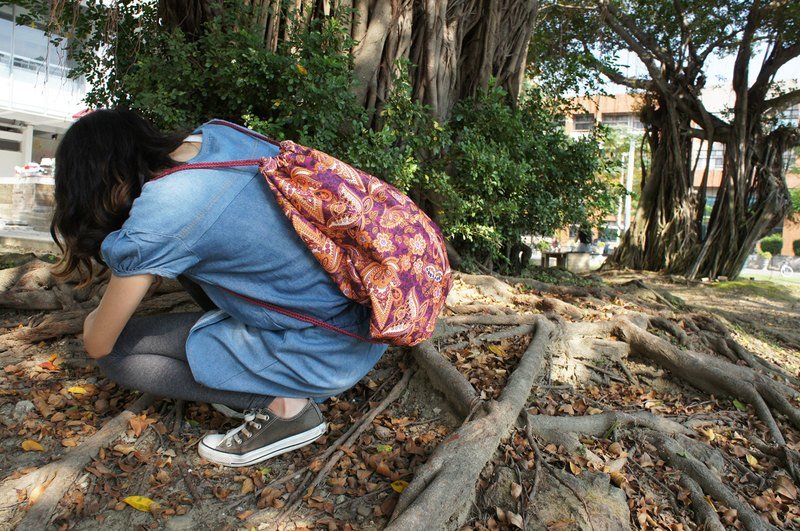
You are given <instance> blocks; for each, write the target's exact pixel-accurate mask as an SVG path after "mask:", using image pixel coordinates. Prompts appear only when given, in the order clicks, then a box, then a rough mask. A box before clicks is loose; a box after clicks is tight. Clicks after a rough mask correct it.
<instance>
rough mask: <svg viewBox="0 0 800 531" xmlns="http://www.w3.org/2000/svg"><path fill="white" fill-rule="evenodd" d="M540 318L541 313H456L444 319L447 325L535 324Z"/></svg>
mask: <svg viewBox="0 0 800 531" xmlns="http://www.w3.org/2000/svg"><path fill="white" fill-rule="evenodd" d="M541 318H542V316H541V314H521V313H518V314H513V315H456V316H453V317H446V318H445V319H444V321H445V322H446V323H447V325H449V326H455V325H486V326H513V325H523V324H536V323H538V322H539V320H540V319H541Z"/></svg>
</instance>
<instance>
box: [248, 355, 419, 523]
mask: <svg viewBox="0 0 800 531" xmlns="http://www.w3.org/2000/svg"><path fill="white" fill-rule="evenodd" d="M413 372H414V371H413V370H411V369H408V370H406V372H405V373H404V374H403V377H402V378H401V379H400V381H399V382H397V384H395V386H394V387H393V388H392V390H391V391H389V394H388V395H386V398H384V399H383V400H382V401H381V403H380V404H378V405H377V406H375V407H374V408H373V409H372V411H370V412H369V413H368V414H367V415H364V416H363V417H362V418H361V419H360V420H359V422H358V424H357V428H356V429H355V430H353V432H352V434H351V435H350V437H348V438H347V440H345V441H344V443H343V444H342V446H351V445H352V444H354V443H355V442H356V440H357V439H358V438H359V437H360V436H361V434H362V433H364V431H365V430H366V429H367V428H369V427H370V426H372V421H373V420H375V417H377V416H378V415H380V414H381V413H382V412H383V410H385V409H386V408H387V407H389V405H390V404H391V403H392V402H394V401H395V400H397V399H398V398H399V397H400V394H401V393H402V392H403V391H404V390H405V388H406V387H408V382H409V381H410V380H411V376H412V374H413ZM342 456H344V452H343V451H342V450H338V451H337V452H336V453H335V454H334V455H333V457H331V458H330V459H329V460H328V462H327V463H325V466H324V467H323V468H322V470H320V471H319V472H318V473H317V475H316V476H314V479H313V480H312V481H311V483H310V484H308V483H307V482H303V484H301V485H300V486H298V487H297V489H296V490H295V491H294V493H293V494H292V496H291V497H290V498H289V500H288V501H287V504H286V508H285V509H284V510H283V511H281V513H280V514H279V515H278V517H277V518H276V519H275V521H274V522H273V523H274V524H275V525H276V526H278V525H279V524H280V523H281V522H282V521H283V520H285V519H286V518H288V517H289V516H290V515H291V514H292V513H293V512H294V511H295V509H297V507H298V506H299V505H300V503H301V502H302V501H303V498H304V497H305V496H306V495H310V494H311V493H312V492H313V491H314V489H315V488H316V487H317V485H319V484H320V482H321V481H322V480H323V479H325V477H326V476H327V475H328V474H329V473H330V471H331V470H333V467H334V466H336V463H338V462H339V459H341V458H342ZM268 517H269V511H266V510H264V511H259V512H257V513H254V514H252V515H251V516H250V518H248V519H247V521H248V523H250V524H260V523H262V521H264V520H265V518H268Z"/></svg>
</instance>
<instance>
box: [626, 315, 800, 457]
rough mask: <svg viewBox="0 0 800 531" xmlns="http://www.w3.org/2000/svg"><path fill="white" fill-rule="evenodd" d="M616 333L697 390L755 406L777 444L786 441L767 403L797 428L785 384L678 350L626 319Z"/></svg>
mask: <svg viewBox="0 0 800 531" xmlns="http://www.w3.org/2000/svg"><path fill="white" fill-rule="evenodd" d="M615 333H616V335H617V336H618V337H620V338H621V339H622V340H624V341H625V342H627V343H628V344H629V345H630V347H631V351H632V352H634V353H636V354H639V355H641V356H643V357H645V358H648V359H650V360H651V361H654V362H655V363H657V364H658V365H660V366H661V367H664V368H665V369H667V370H669V371H670V372H672V373H673V374H675V375H676V376H678V377H679V378H682V379H683V380H685V381H687V382H688V383H690V384H692V385H693V386H695V387H697V388H698V389H701V390H703V391H706V392H708V393H711V394H716V395H719V394H725V395H728V396H731V397H735V398H741V399H742V400H744V401H746V402H749V403H750V404H751V405H752V406H753V407H754V408H755V411H756V415H757V416H758V418H759V419H761V421H762V422H764V424H766V425H767V429H768V430H769V432H770V435H771V437H772V438H773V440H774V441H775V442H776V443H777V444H779V445H781V446H783V445H785V444H786V442H785V439H784V437H783V434H782V433H781V430H780V428H779V427H778V423H777V422H776V421H775V418H774V416H773V415H772V412H771V411H770V407H769V405H772V407H774V408H775V409H776V410H778V411H780V412H781V413H783V414H785V415H787V417H788V418H789V420H790V421H791V422H792V424H794V425H795V426H796V427H800V412H798V411H797V410H796V409H795V408H794V407H793V406H792V405H791V403H789V401H788V400H787V399H786V397H785V395H784V389H785V387H783V386H781V384H779V383H778V382H774V381H773V380H770V379H767V378H765V377H764V376H762V375H760V374H758V373H757V372H755V371H753V370H752V369H750V368H747V367H741V366H738V365H733V364H732V363H728V362H724V361H721V360H719V359H717V358H714V357H712V356H710V355H706V354H701V353H699V352H692V351H688V350H686V351H684V350H681V349H678V348H677V347H675V346H674V345H672V344H671V343H669V342H668V341H665V340H663V339H661V338H659V337H658V336H655V335H653V334H651V333H649V332H647V331H646V330H644V329H642V328H639V327H637V326H635V325H633V324H632V323H631V322H630V321H628V320H627V319H625V318H621V319H619V320H617V326H616V332H615ZM767 402H769V405H768V404H767Z"/></svg>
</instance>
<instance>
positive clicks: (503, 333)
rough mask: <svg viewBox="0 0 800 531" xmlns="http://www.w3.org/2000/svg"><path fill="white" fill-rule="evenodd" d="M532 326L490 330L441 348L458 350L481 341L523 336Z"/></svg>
mask: <svg viewBox="0 0 800 531" xmlns="http://www.w3.org/2000/svg"><path fill="white" fill-rule="evenodd" d="M533 331H534V326H533V325H519V326H515V327H514V328H508V329H506V330H500V331H499V332H492V333H491V334H484V335H482V336H478V337H476V338H472V339H471V340H470V341H459V342H458V343H451V344H450V345H447V346H445V347H442V349H441V350H443V351H448V350H458V349H462V348H466V347H468V346H470V345H476V344H481V343H492V342H495V341H501V340H503V339H508V338H511V337H516V336H524V335H528V334H531V333H533Z"/></svg>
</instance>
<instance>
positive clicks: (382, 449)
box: [375, 444, 392, 454]
mask: <svg viewBox="0 0 800 531" xmlns="http://www.w3.org/2000/svg"><path fill="white" fill-rule="evenodd" d="M375 449H376V450H378V453H381V454H385V453H388V452H391V451H392V445H391V444H379V445H378V446H376V447H375Z"/></svg>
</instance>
